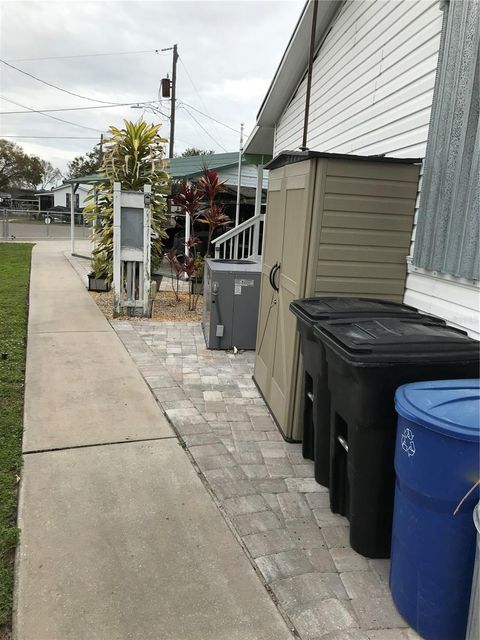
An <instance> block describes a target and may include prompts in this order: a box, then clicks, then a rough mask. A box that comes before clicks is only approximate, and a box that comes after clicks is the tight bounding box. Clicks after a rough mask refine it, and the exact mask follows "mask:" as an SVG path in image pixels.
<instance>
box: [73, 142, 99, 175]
mask: <svg viewBox="0 0 480 640" xmlns="http://www.w3.org/2000/svg"><path fill="white" fill-rule="evenodd" d="M100 164H101V161H100V145H95V146H94V147H93V149H92V150H91V151H87V153H86V154H85V155H83V156H76V157H75V158H74V159H73V160H72V161H71V162H69V163H68V167H67V176H68V177H69V178H80V177H82V176H89V175H91V174H92V173H98V172H99V171H100Z"/></svg>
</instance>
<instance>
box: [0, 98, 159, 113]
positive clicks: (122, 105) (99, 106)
mask: <svg viewBox="0 0 480 640" xmlns="http://www.w3.org/2000/svg"><path fill="white" fill-rule="evenodd" d="M155 102H157V101H156V100H145V101H141V102H138V101H137V102H117V103H113V104H106V105H102V104H99V105H94V106H92V107H64V108H63V109H30V111H0V116H10V115H18V114H22V113H55V112H57V111H86V110H87V109H108V108H110V107H133V106H135V105H137V104H140V105H144V104H154V103H155Z"/></svg>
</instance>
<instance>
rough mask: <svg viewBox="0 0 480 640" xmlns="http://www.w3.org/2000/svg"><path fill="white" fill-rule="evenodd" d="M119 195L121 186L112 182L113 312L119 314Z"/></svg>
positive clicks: (120, 284) (116, 315) (120, 286)
mask: <svg viewBox="0 0 480 640" xmlns="http://www.w3.org/2000/svg"><path fill="white" fill-rule="evenodd" d="M121 197H122V186H121V184H120V182H114V183H113V314H114V316H115V317H118V316H119V315H120V300H121V289H122V282H121V279H122V276H121V263H120V251H121V243H120V233H121V205H122V203H121Z"/></svg>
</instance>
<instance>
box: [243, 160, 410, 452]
mask: <svg viewBox="0 0 480 640" xmlns="http://www.w3.org/2000/svg"><path fill="white" fill-rule="evenodd" d="M420 164H421V160H418V159H398V158H385V157H380V156H351V155H343V154H329V153H319V152H284V153H282V154H280V155H279V156H278V157H276V158H274V159H273V160H272V161H271V162H270V164H268V165H267V167H266V168H267V169H269V171H270V173H269V186H268V200H267V215H266V224H265V230H264V248H263V267H262V283H261V290H260V308H259V318H258V329H257V346H256V357H255V370H254V380H255V382H256V384H257V386H258V388H259V390H260V392H261V393H262V395H263V397H264V398H265V400H266V402H267V404H268V406H269V407H270V410H271V412H272V414H273V416H274V418H275V420H276V421H277V424H278V426H279V427H280V429H281V430H282V432H283V435H284V437H285V438H287V439H293V440H300V439H301V437H302V434H301V433H299V432H298V424H299V423H300V421H299V419H298V417H299V415H300V410H301V406H300V405H301V402H302V395H303V394H302V390H301V385H302V377H303V376H302V373H303V370H302V363H301V355H300V349H299V341H298V336H297V331H296V322H295V317H294V316H293V314H292V313H291V312H290V310H289V304H290V302H292V300H295V299H297V298H306V297H309V296H325V295H332V296H333V295H336V296H364V297H370V298H383V299H386V300H394V301H398V302H401V301H402V299H403V293H404V288H405V278H406V270H407V265H406V257H407V255H408V253H409V247H410V236H411V232H412V224H413V215H414V209H415V200H416V197H417V187H418V176H419V170H420Z"/></svg>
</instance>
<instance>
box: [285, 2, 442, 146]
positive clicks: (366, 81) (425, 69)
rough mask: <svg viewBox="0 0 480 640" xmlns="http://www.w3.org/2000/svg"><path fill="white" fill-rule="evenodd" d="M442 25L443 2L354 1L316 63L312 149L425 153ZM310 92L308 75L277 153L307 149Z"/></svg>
mask: <svg viewBox="0 0 480 640" xmlns="http://www.w3.org/2000/svg"><path fill="white" fill-rule="evenodd" d="M441 20H442V13H441V11H440V9H439V6H438V1H437V0H432V1H430V0H425V1H421V2H410V1H408V0H400V1H399V0H375V1H373V2H358V1H356V0H353V1H352V0H350V1H349V2H347V3H346V4H345V5H344V7H343V8H342V11H341V12H340V14H339V16H338V17H337V19H336V21H335V23H334V24H333V26H332V29H331V31H330V33H329V34H328V36H327V38H326V40H325V42H324V43H323V45H322V47H321V49H320V51H319V53H318V55H317V57H316V60H315V63H314V68H313V77H312V94H311V111H310V124H309V137H308V143H307V144H308V146H309V147H310V148H312V149H318V150H322V151H337V152H345V153H385V154H388V155H398V156H399V157H405V156H406V155H408V154H409V153H410V152H411V151H412V150H413V149H415V150H416V151H417V153H418V152H419V151H421V152H422V153H421V155H423V154H424V151H425V144H426V136H427V131H428V122H429V118H430V106H431V97H432V91H433V85H434V80H435V68H436V60H437V55H438V45H439V36H440V30H441ZM305 89H306V78H303V80H302V82H301V83H300V86H299V87H298V89H297V91H296V94H295V95H294V96H293V97H292V100H291V102H290V104H289V105H288V107H287V108H286V110H285V112H284V114H283V115H282V117H281V119H280V121H279V122H278V123H277V128H276V140H275V154H276V153H278V152H280V151H282V150H286V149H296V148H298V147H299V146H300V144H301V139H302V129H303V113H304V105H305ZM410 132H412V133H413V135H409V133H410Z"/></svg>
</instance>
